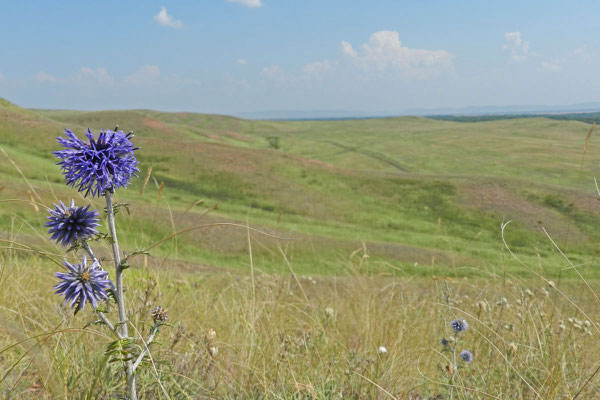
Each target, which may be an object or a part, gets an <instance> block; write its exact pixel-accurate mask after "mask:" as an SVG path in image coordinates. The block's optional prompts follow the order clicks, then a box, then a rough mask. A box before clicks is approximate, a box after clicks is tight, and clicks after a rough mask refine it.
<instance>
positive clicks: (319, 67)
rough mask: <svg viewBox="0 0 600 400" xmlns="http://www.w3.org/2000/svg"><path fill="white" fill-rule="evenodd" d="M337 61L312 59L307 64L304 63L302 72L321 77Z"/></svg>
mask: <svg viewBox="0 0 600 400" xmlns="http://www.w3.org/2000/svg"><path fill="white" fill-rule="evenodd" d="M336 64H337V63H336V62H331V61H328V60H324V61H313V62H311V63H309V64H306V65H305V66H304V68H303V70H304V73H305V74H306V75H308V76H309V77H314V78H317V79H321V78H322V77H323V75H324V74H325V73H326V72H327V71H329V70H331V69H332V68H333V67H334V66H335V65H336Z"/></svg>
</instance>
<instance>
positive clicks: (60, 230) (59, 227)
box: [46, 200, 100, 246]
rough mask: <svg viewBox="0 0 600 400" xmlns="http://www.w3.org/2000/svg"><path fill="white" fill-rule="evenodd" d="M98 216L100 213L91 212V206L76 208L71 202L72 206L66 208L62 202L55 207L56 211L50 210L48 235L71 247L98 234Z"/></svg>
mask: <svg viewBox="0 0 600 400" xmlns="http://www.w3.org/2000/svg"><path fill="white" fill-rule="evenodd" d="M98 215H99V214H98V211H96V210H90V206H89V205H88V206H86V207H76V206H75V201H74V200H71V205H70V206H66V205H65V204H64V203H63V202H62V201H61V202H60V204H55V205H54V210H50V216H49V217H48V219H49V221H48V222H47V223H46V227H48V228H50V229H49V230H48V233H49V234H50V235H52V237H51V238H52V240H56V242H57V243H60V244H62V245H63V246H70V245H73V244H75V243H76V242H77V241H79V240H85V239H87V238H89V237H90V236H92V235H95V234H96V233H98V231H97V230H96V227H97V226H98V225H99V224H98V221H100V220H99V219H98Z"/></svg>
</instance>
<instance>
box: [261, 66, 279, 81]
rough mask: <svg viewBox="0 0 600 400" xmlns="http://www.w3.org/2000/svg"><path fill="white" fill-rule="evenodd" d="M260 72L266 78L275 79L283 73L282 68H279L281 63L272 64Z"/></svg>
mask: <svg viewBox="0 0 600 400" xmlns="http://www.w3.org/2000/svg"><path fill="white" fill-rule="evenodd" d="M260 73H261V75H262V76H264V77H265V78H269V79H274V78H277V77H279V76H280V75H281V68H279V65H271V66H270V67H264V68H263V69H262V71H261V72H260Z"/></svg>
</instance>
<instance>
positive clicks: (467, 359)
mask: <svg viewBox="0 0 600 400" xmlns="http://www.w3.org/2000/svg"><path fill="white" fill-rule="evenodd" d="M460 358H462V359H463V361H464V362H471V361H473V353H471V352H470V351H469V350H463V351H461V352H460Z"/></svg>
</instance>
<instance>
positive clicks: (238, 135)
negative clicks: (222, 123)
mask: <svg viewBox="0 0 600 400" xmlns="http://www.w3.org/2000/svg"><path fill="white" fill-rule="evenodd" d="M216 133H217V134H219V135H222V136H227V137H230V138H233V139H236V140H241V141H242V142H247V143H254V142H256V139H254V138H251V137H250V136H248V135H244V134H243V133H238V132H232V131H216Z"/></svg>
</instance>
